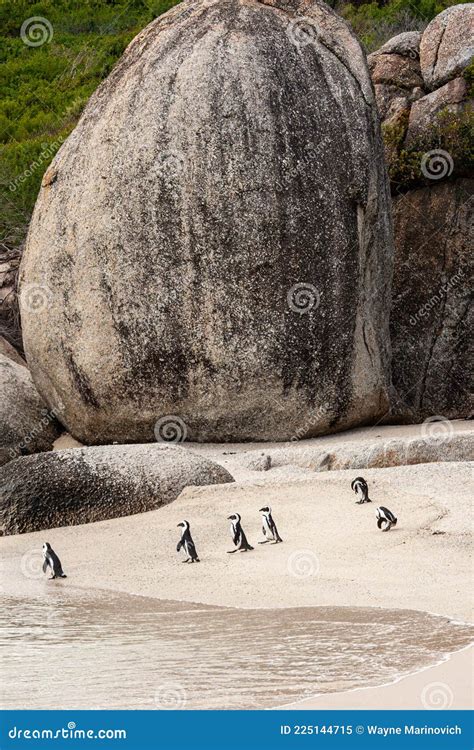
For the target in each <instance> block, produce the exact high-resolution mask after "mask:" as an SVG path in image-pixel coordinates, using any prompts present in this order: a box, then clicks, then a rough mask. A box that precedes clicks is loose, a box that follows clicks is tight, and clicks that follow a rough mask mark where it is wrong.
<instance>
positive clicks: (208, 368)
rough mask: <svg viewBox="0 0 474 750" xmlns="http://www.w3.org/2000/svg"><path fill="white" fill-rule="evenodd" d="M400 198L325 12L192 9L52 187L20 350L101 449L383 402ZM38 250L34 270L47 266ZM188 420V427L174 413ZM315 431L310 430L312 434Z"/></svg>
mask: <svg viewBox="0 0 474 750" xmlns="http://www.w3.org/2000/svg"><path fill="white" fill-rule="evenodd" d="M388 204H389V195H388V190H387V182H386V176H385V167H384V163H383V149H382V143H381V138H380V135H379V124H378V118H377V114H376V108H375V103H374V98H373V88H372V84H371V81H370V77H369V74H368V70H367V66H366V61H365V57H364V54H363V52H362V51H361V48H360V45H359V43H358V42H357V40H356V39H355V37H354V36H353V35H352V33H351V32H350V31H349V29H348V27H347V25H346V24H345V22H344V21H343V20H342V19H341V18H340V17H338V16H337V15H336V14H335V13H334V12H332V11H331V10H330V9H329V8H328V7H327V6H326V5H325V4H324V3H319V2H313V3H307V2H303V1H302V0H301V2H297V1H295V2H292V3H290V4H289V3H286V2H283V0H281V1H280V0H278V1H277V2H270V1H268V2H255V3H250V4H249V3H247V2H244V0H219V1H217V0H201V1H200V2H192V3H191V2H184V3H181V4H180V5H179V6H178V7H176V8H175V9H173V10H171V11H169V12H168V13H167V14H165V15H164V16H161V17H160V18H158V19H157V20H156V21H154V22H153V23H152V24H150V25H149V26H148V27H147V28H146V29H145V30H144V31H143V32H142V33H140V34H139V35H138V36H137V37H136V38H135V40H134V41H133V42H132V43H131V45H130V46H129V47H128V49H127V50H126V52H125V54H124V55H123V57H122V59H121V60H120V62H119V63H118V65H117V66H116V68H115V69H114V71H113V72H112V73H111V75H110V76H109V78H108V79H107V80H106V81H105V82H104V83H103V84H102V85H101V86H100V87H99V89H98V90H97V92H96V93H95V94H94V95H93V97H92V98H91V100H90V102H89V104H88V106H87V108H86V110H85V112H84V114H83V116H82V118H81V120H80V122H79V124H78V126H77V128H76V129H75V131H74V132H73V133H72V135H71V136H70V137H69V139H68V140H67V142H66V143H65V144H64V145H63V147H62V148H61V149H60V151H59V152H58V154H57V156H56V157H55V159H54V161H53V162H52V164H51V166H50V168H49V169H48V171H47V173H46V175H45V177H44V179H43V186H42V189H41V192H40V194H39V198H38V201H37V205H36V208H35V212H34V216H33V219H32V223H31V227H30V232H29V236H28V240H27V247H26V252H25V254H24V257H23V261H22V268H21V284H20V289H21V294H20V297H21V300H22V299H23V291H24V290H27V289H28V288H31V287H32V286H33V287H36V288H38V287H39V288H40V289H43V292H44V296H45V300H46V304H45V305H44V306H42V307H41V309H39V310H35V311H34V312H32V311H31V310H29V309H28V307H27V306H25V305H24V304H23V301H21V311H22V323H23V332H24V342H25V351H26V354H27V359H28V363H29V366H30V368H31V370H32V374H33V377H34V380H35V382H36V384H37V386H38V389H39V390H40V392H41V394H42V395H43V396H44V398H45V399H46V400H47V402H48V404H50V405H51V406H54V405H55V404H56V403H57V402H58V401H61V402H62V403H63V404H64V410H63V411H62V419H63V422H64V424H65V425H66V427H67V429H68V430H69V431H70V432H71V433H72V434H73V435H74V436H75V437H76V438H78V439H80V440H82V441H84V442H88V443H99V442H112V441H119V442H125V441H129V442H138V441H149V440H153V439H154V426H155V423H156V421H157V420H159V419H160V418H162V417H163V416H167V415H175V416H176V417H177V418H179V420H182V423H184V425H185V430H186V433H187V436H188V438H189V439H191V440H196V441H229V440H251V439H256V440H270V439H274V440H285V439H289V438H291V437H292V436H293V435H294V434H296V433H298V434H299V435H300V433H301V428H302V424H304V423H305V415H306V414H307V413H308V412H311V413H312V414H314V415H315V416H314V419H313V420H312V421H311V423H308V424H307V426H306V427H305V434H306V435H308V436H309V435H317V434H321V433H324V432H328V431H334V430H338V429H343V428H347V427H350V426H352V425H356V424H361V423H367V422H370V421H372V420H375V419H377V418H379V417H380V416H381V415H382V414H383V413H384V411H385V410H386V408H387V377H388V359H389V353H388V346H389V345H388V305H387V299H389V296H390V293H389V280H390V276H391V263H392V252H393V249H392V240H391V226H390V210H389V205H388ZM40 259H41V262H39V261H40ZM180 424H181V422H180ZM300 436H301V435H300Z"/></svg>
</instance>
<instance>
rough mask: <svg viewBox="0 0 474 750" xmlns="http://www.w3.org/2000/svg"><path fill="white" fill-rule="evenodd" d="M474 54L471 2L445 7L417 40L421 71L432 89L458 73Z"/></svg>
mask: <svg viewBox="0 0 474 750" xmlns="http://www.w3.org/2000/svg"><path fill="white" fill-rule="evenodd" d="M473 55H474V5H473V4H472V3H464V4H462V5H453V6H451V7H450V8H446V10H444V11H443V12H442V13H440V14H439V15H438V16H436V18H434V19H433V20H432V21H431V23H430V24H429V25H428V26H427V28H426V29H425V32H424V34H423V37H422V39H421V42H420V63H421V72H422V74H423V79H424V81H425V84H426V86H427V87H428V88H429V89H430V90H433V89H435V88H439V87H440V86H442V85H443V84H444V83H446V81H449V80H451V79H452V78H455V77H456V76H458V75H459V74H460V73H462V71H463V70H464V69H465V68H466V67H467V66H468V65H469V63H470V62H471V60H472V57H473Z"/></svg>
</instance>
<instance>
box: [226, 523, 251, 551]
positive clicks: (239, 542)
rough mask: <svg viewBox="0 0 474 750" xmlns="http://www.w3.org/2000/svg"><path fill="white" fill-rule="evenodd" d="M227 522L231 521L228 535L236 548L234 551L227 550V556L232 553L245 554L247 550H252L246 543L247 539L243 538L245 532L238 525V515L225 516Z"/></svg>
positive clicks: (239, 524)
mask: <svg viewBox="0 0 474 750" xmlns="http://www.w3.org/2000/svg"><path fill="white" fill-rule="evenodd" d="M227 520H228V521H231V524H230V535H231V537H232V541H233V542H234V544H235V547H236V549H232V550H227V551H228V553H229V555H232V554H233V553H234V552H239V551H241V552H247V550H249V549H253V547H252V546H251V545H250V544H249V543H248V541H247V537H246V536H245V532H244V530H243V528H242V525H241V523H240V521H241V518H240V516H239V514H238V513H233V514H232V515H231V516H227Z"/></svg>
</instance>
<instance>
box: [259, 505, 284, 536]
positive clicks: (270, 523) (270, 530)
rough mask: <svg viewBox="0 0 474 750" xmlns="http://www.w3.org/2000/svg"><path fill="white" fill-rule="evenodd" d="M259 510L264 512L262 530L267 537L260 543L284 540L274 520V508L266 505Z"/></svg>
mask: <svg viewBox="0 0 474 750" xmlns="http://www.w3.org/2000/svg"><path fill="white" fill-rule="evenodd" d="M259 512H260V513H261V514H262V531H263V536H264V537H265V539H264V541H263V542H259V544H266V543H267V542H271V541H273V544H278V542H282V541H283V539H282V538H281V536H280V534H279V533H278V529H277V527H276V523H275V521H274V520H273V516H272V509H271V508H270V506H269V505H265V506H264V507H263V508H260V511H259Z"/></svg>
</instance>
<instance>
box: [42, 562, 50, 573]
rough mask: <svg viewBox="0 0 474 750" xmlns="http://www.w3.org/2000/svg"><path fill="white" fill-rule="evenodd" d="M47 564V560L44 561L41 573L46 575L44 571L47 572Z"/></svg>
mask: <svg viewBox="0 0 474 750" xmlns="http://www.w3.org/2000/svg"><path fill="white" fill-rule="evenodd" d="M48 564H49V563H48V561H47V560H45V561H44V562H43V573H46V571H47V570H48Z"/></svg>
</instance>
